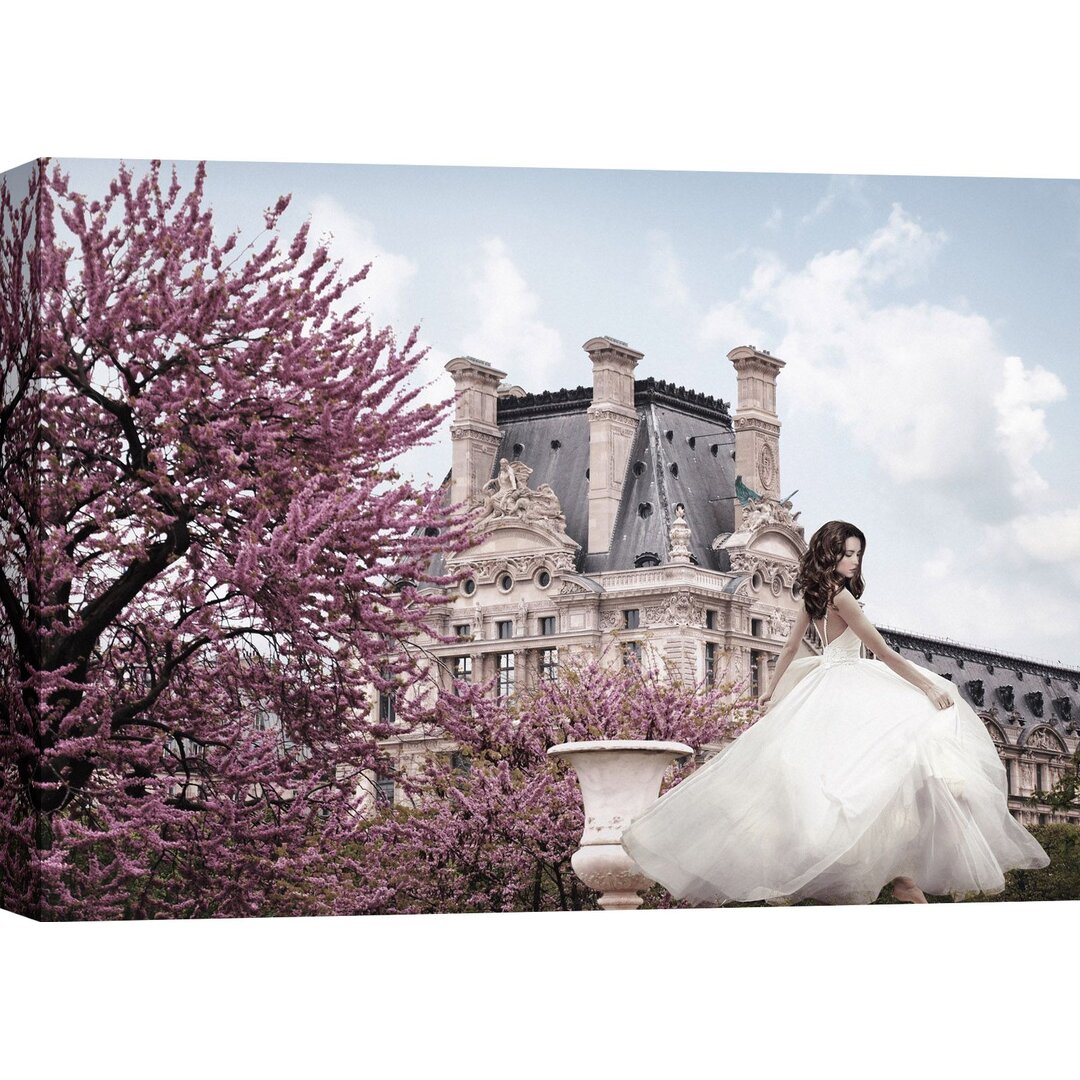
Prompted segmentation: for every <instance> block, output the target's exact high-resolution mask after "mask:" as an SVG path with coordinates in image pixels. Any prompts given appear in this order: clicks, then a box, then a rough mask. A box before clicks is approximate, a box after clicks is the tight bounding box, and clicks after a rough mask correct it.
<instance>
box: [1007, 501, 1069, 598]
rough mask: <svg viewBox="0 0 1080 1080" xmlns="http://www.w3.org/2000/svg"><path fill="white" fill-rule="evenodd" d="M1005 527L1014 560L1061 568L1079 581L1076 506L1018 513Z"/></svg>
mask: <svg viewBox="0 0 1080 1080" xmlns="http://www.w3.org/2000/svg"><path fill="white" fill-rule="evenodd" d="M1006 528H1007V533H1008V541H1009V543H1008V545H1007V546H1008V547H1010V548H1011V549H1012V551H1013V557H1014V558H1017V557H1024V556H1026V557H1027V558H1028V559H1033V560H1035V561H1036V562H1039V563H1050V564H1061V565H1064V566H1066V567H1067V568H1068V569H1069V570H1070V571H1072V573H1073V575H1074V576H1075V577H1076V579H1077V581H1078V582H1080V573H1077V571H1078V568H1080V507H1074V508H1072V509H1062V510H1051V511H1048V512H1046V513H1033V514H1020V515H1017V516H1016V517H1014V518H1013V519H1012V520H1011V521H1010V522H1008V524H1007V526H1006Z"/></svg>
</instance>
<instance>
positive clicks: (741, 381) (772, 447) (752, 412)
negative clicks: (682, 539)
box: [727, 345, 784, 528]
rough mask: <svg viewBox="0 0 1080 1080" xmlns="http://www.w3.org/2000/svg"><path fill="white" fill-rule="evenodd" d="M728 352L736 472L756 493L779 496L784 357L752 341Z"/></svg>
mask: <svg viewBox="0 0 1080 1080" xmlns="http://www.w3.org/2000/svg"><path fill="white" fill-rule="evenodd" d="M727 356H728V359H729V360H730V361H731V363H732V364H733V365H734V367H735V374H736V377H737V378H738V386H739V389H738V399H737V400H738V404H737V406H736V408H735V416H734V417H733V426H734V428H735V473H736V475H739V476H741V477H742V481H743V483H744V484H745V485H746V486H747V487H748V488H752V489H753V490H754V491H756V492H757V493H758V494H759V495H763V496H766V497H768V498H773V499H779V498H781V497H782V496H781V492H780V418H779V417H778V416H777V415H776V376H777V375H779V374H780V369H781V368H782V367H783V366H784V361H783V360H778V359H776V357H774V356H770V355H769V353H767V352H766V351H765V350H764V349H757V348H755V347H754V346H753V345H740V346H739V347H738V348H737V349H732V350H731V352H729V353H728V354H727ZM737 527H738V525H737V524H736V528H737Z"/></svg>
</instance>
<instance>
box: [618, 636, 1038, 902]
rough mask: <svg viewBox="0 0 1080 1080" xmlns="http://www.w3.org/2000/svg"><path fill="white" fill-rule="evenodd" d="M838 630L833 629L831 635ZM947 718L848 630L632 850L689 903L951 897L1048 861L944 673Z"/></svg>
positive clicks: (687, 786) (646, 824) (670, 795)
mask: <svg viewBox="0 0 1080 1080" xmlns="http://www.w3.org/2000/svg"><path fill="white" fill-rule="evenodd" d="M824 630H825V628H824V627H822V637H823V640H827V639H825V637H824ZM926 675H927V677H928V678H929V679H931V680H932V681H933V682H934V683H935V684H936V685H938V686H940V687H941V688H942V689H943V690H945V691H946V692H947V693H948V694H949V695H950V696H951V697H952V700H953V705H952V706H951V707H949V708H946V709H938V708H936V707H935V706H934V704H933V703H932V702H931V701H930V699H929V698H928V697H927V696H926V695H925V694H924V693H923V692H922V691H921V690H919V689H918V688H916V687H915V686H913V685H912V684H911V683H909V682H908V681H907V680H906V679H903V678H901V677H900V676H899V675H897V674H896V673H895V672H893V671H892V670H890V669H889V668H887V667H886V666H885V664H883V663H881V662H880V661H877V660H865V659H862V658H861V657H860V643H859V639H858V637H857V636H856V635H855V632H854V631H853V630H852V629H851V627H848V628H847V629H846V630H844V632H843V633H842V634H840V635H839V636H838V637H837V638H836V639H835V640H834V641H832V642H831V643H827V644H826V646H825V648H824V650H823V653H822V655H821V656H814V657H807V658H804V659H800V660H795V661H793V662H792V663H791V664H790V666H789V667H788V669H787V671H785V673H784V675H783V677H782V678H781V680H780V682H779V683H778V684H777V686H776V689H775V690H774V692H773V696H772V706H771V708H770V709H769V711H768V712H767V713H766V715H765V716H764V717H762V718H761V719H760V720H759V721H757V723H755V724H754V725H753V726H751V727H750V728H748V729H747V730H746V731H745V732H743V734H741V735H739V736H738V737H737V738H736V739H735V741H734V742H733V743H731V744H730V745H729V746H727V747H725V748H724V749H723V750H722V751H720V753H718V754H717V755H716V756H715V757H713V758H712V759H711V760H710V761H709V762H708V763H707V764H705V765H703V766H701V767H700V768H698V769H697V770H696V771H695V772H694V773H692V774H691V775H690V776H689V777H687V778H686V779H685V780H683V781H682V782H681V783H680V784H678V785H677V786H675V787H674V788H672V789H670V790H669V791H668V792H667V793H666V794H665V795H664V796H663V797H662V798H660V799H658V800H657V801H656V802H655V803H653V804H652V805H651V806H650V807H649V808H648V809H647V810H645V811H644V812H643V813H641V814H639V815H637V816H636V817H635V818H634V819H633V820H632V821H631V823H630V824H629V825H628V826H627V828H626V830H625V831H624V833H623V836H622V844H623V847H624V848H625V849H626V851H627V852H628V853H629V854H630V856H631V857H632V858H633V859H634V861H635V862H636V863H637V864H638V865H639V866H640V867H641V868H642V870H644V871H645V873H646V874H648V875H649V876H650V877H651V878H653V879H654V880H655V881H658V882H659V883H660V884H661V885H663V886H664V887H665V888H666V889H667V890H668V892H670V893H671V894H672V895H674V896H675V897H677V898H679V899H687V900H690V901H691V902H692V903H695V904H700V903H724V902H727V901H731V900H737V901H749V900H765V901H771V902H773V903H789V902H794V901H797V900H802V899H806V898H808V897H813V898H815V899H817V900H820V901H824V902H826V903H833V904H860V903H871V902H872V901H873V900H875V899H876V898H877V896H878V894H879V893H880V892H881V890H882V888H883V887H884V886H885V885H887V884H888V883H889V882H890V881H892V879H893V878H896V877H899V876H907V877H912V878H914V879H915V881H916V882H918V884H919V885H920V886H921V888H922V889H923V890H924V892H927V893H931V894H934V895H938V896H943V895H946V894H950V895H952V897H953V898H954V899H957V900H959V899H964V898H971V897H974V896H976V895H978V894H979V893H984V894H992V893H995V892H1001V891H1002V889H1003V888H1004V885H1005V877H1004V872H1005V871H1006V870H1008V869H1011V868H1024V869H1035V868H1038V867H1042V866H1046V865H1047V864H1048V863H1049V861H1050V860H1049V857H1048V856H1047V854H1046V852H1045V851H1043V849H1042V847H1041V846H1040V845H1039V843H1038V842H1037V841H1036V840H1035V839H1034V837H1032V836H1031V834H1030V833H1029V832H1028V831H1027V830H1026V829H1025V828H1024V827H1023V826H1022V825H1020V824H1019V823H1018V822H1016V821H1015V820H1014V819H1013V817H1012V816H1011V815H1010V814H1009V811H1008V807H1007V801H1006V800H1007V790H1008V789H1007V786H1006V785H1007V781H1006V776H1005V768H1004V766H1003V765H1002V763H1001V761H1000V759H999V758H998V755H997V751H996V750H995V749H994V744H993V742H992V741H991V739H990V736H989V734H988V733H987V731H986V729H985V728H984V727H983V723H982V721H981V720H980V719H979V718H978V716H976V714H975V712H974V711H973V710H972V709H971V707H970V706H969V705H968V704H967V703H966V702H964V701H962V700H961V698H960V696H959V693H958V691H957V688H956V687H955V686H953V684H952V683H951V682H949V680H947V679H943V678H941V677H940V676H938V675H936V674H934V673H933V672H931V671H927V672H926Z"/></svg>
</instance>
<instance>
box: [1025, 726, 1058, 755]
mask: <svg viewBox="0 0 1080 1080" xmlns="http://www.w3.org/2000/svg"><path fill="white" fill-rule="evenodd" d="M1024 749H1025V750H1049V751H1050V752H1051V753H1054V754H1064V753H1065V744H1064V743H1063V742H1062V741H1061V740H1060V739H1059V738H1058V737H1057V736H1056V735H1055V734H1054V733H1053V732H1052V731H1048V730H1047V729H1046V728H1037V729H1036V730H1035V731H1033V732H1032V733H1031V734H1030V735H1029V736H1028V737H1027V738H1026V739H1025V740H1024Z"/></svg>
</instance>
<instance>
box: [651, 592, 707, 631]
mask: <svg viewBox="0 0 1080 1080" xmlns="http://www.w3.org/2000/svg"><path fill="white" fill-rule="evenodd" d="M644 616H645V621H646V622H647V623H648V624H649V625H650V626H657V625H663V626H699V625H700V624H701V623H703V622H704V621H705V609H704V607H703V606H702V605H701V604H700V603H698V602H697V601H695V600H692V599H691V598H690V594H689V593H687V592H679V593H676V594H675V595H674V596H669V597H666V598H665V599H664V600H663V601H661V602H660V603H656V604H650V605H648V606H647V607H646V608H645V610H644Z"/></svg>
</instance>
